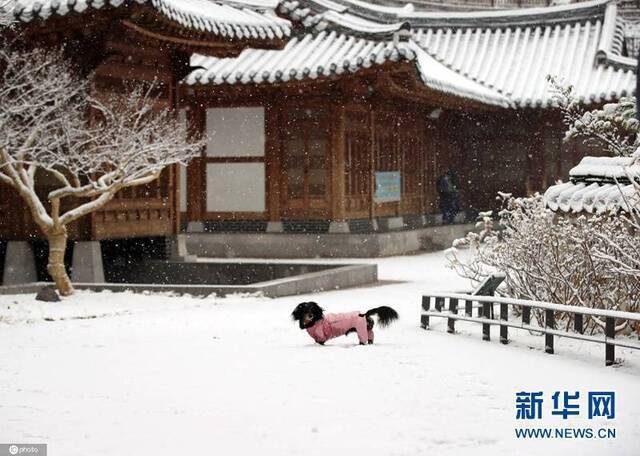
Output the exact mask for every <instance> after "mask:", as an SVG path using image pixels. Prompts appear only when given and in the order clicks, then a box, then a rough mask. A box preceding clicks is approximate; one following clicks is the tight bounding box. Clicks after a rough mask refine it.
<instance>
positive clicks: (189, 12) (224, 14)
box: [7, 0, 291, 39]
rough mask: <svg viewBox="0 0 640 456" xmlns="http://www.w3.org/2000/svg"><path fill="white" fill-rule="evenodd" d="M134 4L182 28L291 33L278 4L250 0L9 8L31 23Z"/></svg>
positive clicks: (19, 2)
mask: <svg viewBox="0 0 640 456" xmlns="http://www.w3.org/2000/svg"><path fill="white" fill-rule="evenodd" d="M134 3H138V4H148V5H150V6H151V7H153V8H154V9H156V10H157V11H158V12H159V13H160V14H162V15H164V16H165V17H166V18H168V19H170V20H172V21H175V22H177V23H178V24H180V25H181V26H183V27H186V28H189V29H193V30H196V31H199V32H208V33H212V34H214V35H220V36H223V37H227V38H235V39H248V38H253V39H266V38H270V39H273V38H283V37H285V36H288V35H289V34H290V33H291V24H290V22H289V21H288V20H286V19H283V18H281V17H278V16H277V15H276V14H275V11H274V9H273V8H274V7H275V4H274V5H272V6H273V7H269V6H267V5H268V3H266V2H263V3H259V2H258V1H254V2H251V0H248V1H246V2H244V1H242V0H235V1H233V2H229V1H223V0H218V1H213V0H13V1H10V3H9V4H8V5H7V7H10V8H12V10H13V14H14V16H15V18H16V19H17V20H18V21H21V22H30V21H32V20H35V19H38V18H40V19H47V18H49V17H52V16H65V15H67V14H73V13H75V14H82V13H84V12H87V11H91V10H97V9H101V8H104V7H107V6H111V7H125V6H129V5H131V4H134Z"/></svg>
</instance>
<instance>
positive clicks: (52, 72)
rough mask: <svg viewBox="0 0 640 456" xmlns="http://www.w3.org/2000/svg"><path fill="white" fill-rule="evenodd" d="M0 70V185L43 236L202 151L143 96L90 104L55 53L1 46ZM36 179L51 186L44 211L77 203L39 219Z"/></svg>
mask: <svg viewBox="0 0 640 456" xmlns="http://www.w3.org/2000/svg"><path fill="white" fill-rule="evenodd" d="M0 65H2V67H4V73H3V75H2V86H1V87H0V181H2V182H3V183H5V184H9V185H11V186H13V187H14V188H15V189H16V190H17V191H18V192H19V193H20V194H21V195H22V196H23V198H24V199H25V201H26V202H27V204H28V205H29V207H30V209H31V211H32V214H34V218H35V220H36V222H37V223H38V224H39V226H40V227H41V228H42V229H43V230H44V231H46V230H47V229H50V228H51V227H52V226H53V225H55V224H62V225H66V224H68V223H70V222H72V221H74V220H76V219H77V218H79V217H81V216H83V215H85V214H87V213H89V212H91V211H92V210H95V209H97V208H99V207H100V206H102V205H104V204H105V203H106V202H108V201H109V200H110V199H111V198H112V197H113V196H114V195H115V193H116V192H118V191H119V190H121V189H123V188H126V187H131V186H135V185H143V184H147V183H149V182H151V181H153V180H154V179H156V178H158V176H159V175H160V172H161V171H162V170H163V169H164V168H165V167H167V166H168V165H172V164H176V163H182V164H184V163H186V162H187V161H188V160H190V159H191V158H192V157H194V156H196V155H198V154H199V152H200V150H201V147H202V146H203V141H202V140H191V139H189V135H188V132H187V127H186V125H185V124H184V123H182V122H178V121H177V119H176V118H175V116H174V114H173V113H172V112H170V111H169V110H168V109H166V108H162V107H161V108H156V106H155V105H156V101H157V100H155V99H154V98H153V97H152V96H151V89H150V88H147V89H142V88H136V89H134V90H133V91H132V92H131V93H129V94H127V96H120V95H116V94H108V95H101V96H100V97H97V96H93V94H92V89H91V86H90V83H89V81H88V80H87V79H83V78H80V77H78V76H77V75H76V74H75V73H74V72H73V71H71V68H70V63H68V62H66V61H65V60H64V59H63V58H62V55H61V53H60V52H56V51H44V50H33V51H28V52H20V51H16V50H12V49H10V48H9V47H7V46H3V47H2V48H1V49H0ZM41 175H49V176H51V177H52V178H53V179H55V182H56V183H57V185H55V186H54V188H53V189H52V190H51V191H50V192H49V193H48V195H47V199H48V200H49V201H51V202H52V203H53V202H56V201H59V200H60V199H61V198H66V197H75V198H82V202H81V203H80V204H79V205H77V206H76V207H75V208H73V209H71V210H69V211H68V212H66V213H64V214H61V213H59V210H60V209H59V208H60V204H59V203H56V204H52V208H51V211H50V213H49V212H47V210H45V206H44V204H43V202H42V201H40V200H39V199H38V195H37V194H36V191H35V190H36V183H35V180H36V178H37V177H38V176H41Z"/></svg>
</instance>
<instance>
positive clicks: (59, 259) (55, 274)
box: [47, 225, 73, 296]
mask: <svg viewBox="0 0 640 456" xmlns="http://www.w3.org/2000/svg"><path fill="white" fill-rule="evenodd" d="M47 240H48V241H49V263H48V264H47V272H49V275H50V276H51V278H52V279H53V281H54V282H55V284H56V288H57V289H58V292H60V294H61V295H62V296H69V295H71V294H73V285H71V280H70V279H69V275H68V274H67V270H66V269H65V267H64V253H65V251H66V250H67V229H66V227H65V226H64V225H63V226H59V227H54V228H53V229H52V230H51V231H50V232H49V233H47Z"/></svg>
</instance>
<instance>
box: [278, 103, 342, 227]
mask: <svg viewBox="0 0 640 456" xmlns="http://www.w3.org/2000/svg"><path fill="white" fill-rule="evenodd" d="M282 118H283V120H284V125H283V126H282V127H283V128H282V139H281V141H282V147H281V149H280V150H281V151H282V154H283V156H282V158H281V163H282V174H281V194H282V195H283V200H282V208H283V209H282V214H283V216H284V217H285V218H292V219H314V218H328V215H329V207H330V206H329V193H330V192H329V191H330V186H329V182H330V175H329V172H330V170H329V163H330V161H329V154H330V152H331V151H330V138H331V131H330V127H329V116H328V113H327V111H326V110H324V109H318V108H295V109H290V110H288V111H287V112H285V113H284V115H283V116H282Z"/></svg>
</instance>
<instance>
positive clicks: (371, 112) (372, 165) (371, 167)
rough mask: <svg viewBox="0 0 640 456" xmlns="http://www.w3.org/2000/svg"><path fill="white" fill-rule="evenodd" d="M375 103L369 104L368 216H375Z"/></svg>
mask: <svg viewBox="0 0 640 456" xmlns="http://www.w3.org/2000/svg"><path fill="white" fill-rule="evenodd" d="M375 107H376V105H374V104H371V105H369V172H370V174H369V218H370V219H371V220H373V219H374V218H375V217H376V202H375V194H376V114H375Z"/></svg>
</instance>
